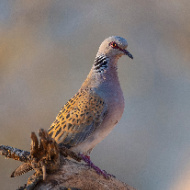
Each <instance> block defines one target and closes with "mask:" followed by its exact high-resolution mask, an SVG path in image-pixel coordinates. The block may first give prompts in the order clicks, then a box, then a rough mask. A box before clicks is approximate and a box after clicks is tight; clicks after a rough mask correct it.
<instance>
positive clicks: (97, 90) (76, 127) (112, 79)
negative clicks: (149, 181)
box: [48, 36, 133, 177]
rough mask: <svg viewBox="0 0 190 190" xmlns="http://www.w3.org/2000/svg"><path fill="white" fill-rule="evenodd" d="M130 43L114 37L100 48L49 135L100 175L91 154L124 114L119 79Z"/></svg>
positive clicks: (129, 55)
mask: <svg viewBox="0 0 190 190" xmlns="http://www.w3.org/2000/svg"><path fill="white" fill-rule="evenodd" d="M127 47H128V43H127V40H126V39H124V38H123V37H119V36H110V37H108V38H106V39H105V40H104V41H103V42H102V43H101V45H100V47H99V49H98V52H97V54H96V56H95V60H94V63H93V64H92V68H91V70H90V72H89V74H88V75H87V78H86V79H85V81H84V82H83V84H82V86H81V87H80V89H79V90H78V92H77V93H76V94H75V95H74V96H73V97H72V98H71V99H70V100H69V101H68V102H67V103H66V104H65V105H64V107H63V108H62V109H61V110H60V112H59V114H58V115H57V117H56V119H55V121H54V122H53V123H52V124H51V126H50V128H49V130H48V134H49V135H50V136H51V137H52V138H53V139H55V141H56V142H57V143H58V144H63V145H64V146H65V147H67V148H68V149H70V150H71V151H73V152H75V153H76V154H78V155H80V156H81V158H82V160H83V161H85V162H86V163H87V164H88V165H89V166H91V167H92V168H94V169H95V170H96V171H97V172H98V173H99V174H102V175H104V176H105V177H106V176H107V173H106V172H105V171H103V170H101V169H99V168H98V167H97V166H95V165H94V164H93V163H92V161H91V159H90V153H91V152H92V150H93V149H94V147H95V146H96V145H97V144H98V143H100V142H101V141H102V140H103V139H104V138H105V137H106V136H107V135H108V134H109V133H110V132H111V131H112V129H113V128H114V127H115V126H116V124H117V123H118V122H119V120H120V119H121V117H122V114H123V112H124V105H125V104H124V96H123V92H122V89H121V86H120V82H119V78H118V71H117V70H118V63H117V62H118V59H119V58H120V57H121V56H123V55H127V56H128V57H129V58H131V59H133V56H132V54H131V53H130V52H129V51H128V50H127Z"/></svg>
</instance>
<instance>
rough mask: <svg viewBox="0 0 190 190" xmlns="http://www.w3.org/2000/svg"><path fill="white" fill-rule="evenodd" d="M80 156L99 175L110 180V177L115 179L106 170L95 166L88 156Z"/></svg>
mask: <svg viewBox="0 0 190 190" xmlns="http://www.w3.org/2000/svg"><path fill="white" fill-rule="evenodd" d="M79 156H80V157H81V159H82V160H83V161H84V162H86V163H87V165H88V166H89V167H90V168H93V169H94V170H95V171H96V173H97V174H99V175H103V176H104V177H105V178H106V179H110V177H115V176H113V175H111V174H108V173H107V172H106V171H105V170H101V169H100V168H99V167H97V166H96V165H94V164H93V162H92V161H91V160H90V156H86V155H83V154H79Z"/></svg>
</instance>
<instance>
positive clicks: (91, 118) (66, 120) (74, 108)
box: [48, 89, 106, 147]
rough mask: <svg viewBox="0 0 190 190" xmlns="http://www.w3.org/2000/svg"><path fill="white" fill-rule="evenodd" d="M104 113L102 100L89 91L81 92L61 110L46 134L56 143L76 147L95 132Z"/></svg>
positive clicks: (104, 106) (104, 107)
mask: <svg viewBox="0 0 190 190" xmlns="http://www.w3.org/2000/svg"><path fill="white" fill-rule="evenodd" d="M105 113H106V105H105V103H104V101H103V99H102V98H100V97H99V96H98V95H97V94H94V93H93V92H92V91H91V90H89V89H85V90H81V91H79V92H78V93H77V94H76V95H75V96H74V97H73V98H72V99H70V100H69V101H68V102H67V104H66V105H65V106H64V107H63V108H62V109H61V111H60V112H59V114H58V116H57V117H56V120H55V121H54V122H53V123H52V125H51V127H50V129H49V131H48V133H49V134H50V135H51V137H52V138H54V139H55V140H56V142H57V143H63V144H65V145H68V146H69V147H72V146H76V145H78V144H79V143H81V142H83V141H84V140H85V139H87V138H88V137H89V136H90V134H92V132H93V131H95V130H96V128H97V127H98V126H99V125H100V124H101V122H102V121H103V119H104V116H105Z"/></svg>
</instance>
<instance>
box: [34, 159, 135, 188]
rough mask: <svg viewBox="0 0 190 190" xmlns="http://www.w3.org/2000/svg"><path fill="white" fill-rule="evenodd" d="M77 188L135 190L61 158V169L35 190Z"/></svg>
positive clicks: (116, 180)
mask: <svg viewBox="0 0 190 190" xmlns="http://www.w3.org/2000/svg"><path fill="white" fill-rule="evenodd" d="M64 188H66V189H67V188H71V189H72V188H76V189H80V190H135V189H134V188H133V187H130V186H129V185H127V184H126V183H123V182H121V181H119V180H118V179H116V178H114V177H111V178H110V179H105V178H104V177H103V176H102V175H98V174H97V173H96V171H95V170H93V169H91V168H89V167H88V166H87V165H86V164H83V163H79V162H75V161H72V160H68V159H65V158H63V157H61V166H60V168H59V169H58V170H57V171H56V172H54V173H52V174H49V175H48V176H47V178H46V180H45V181H42V182H40V183H38V185H37V186H36V187H35V190H44V189H47V190H48V189H54V190H61V189H64Z"/></svg>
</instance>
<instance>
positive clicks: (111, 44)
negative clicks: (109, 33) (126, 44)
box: [110, 42, 118, 48]
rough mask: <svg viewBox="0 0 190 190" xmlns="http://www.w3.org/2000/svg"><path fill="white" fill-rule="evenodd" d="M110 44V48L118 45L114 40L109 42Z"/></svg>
mask: <svg viewBox="0 0 190 190" xmlns="http://www.w3.org/2000/svg"><path fill="white" fill-rule="evenodd" d="M110 46H111V47H112V48H117V47H118V46H117V43H115V42H111V43H110Z"/></svg>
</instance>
